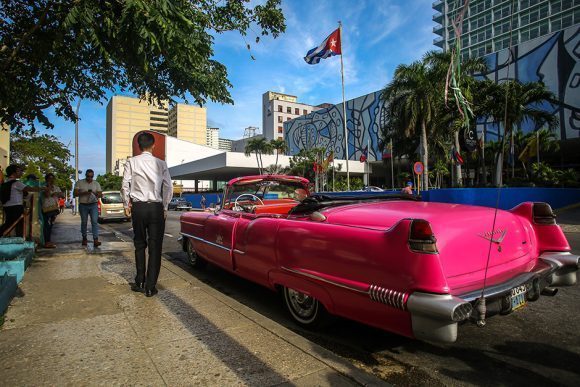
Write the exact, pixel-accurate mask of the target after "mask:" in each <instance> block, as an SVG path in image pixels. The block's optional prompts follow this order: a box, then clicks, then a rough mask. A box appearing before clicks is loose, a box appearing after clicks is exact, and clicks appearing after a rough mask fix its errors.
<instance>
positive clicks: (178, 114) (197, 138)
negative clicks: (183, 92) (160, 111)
mask: <svg viewBox="0 0 580 387" xmlns="http://www.w3.org/2000/svg"><path fill="white" fill-rule="evenodd" d="M206 128H207V111H206V109H205V108H203V107H198V106H193V105H185V104H181V103H178V104H177V105H175V106H173V107H172V108H171V110H170V111H169V130H168V132H167V134H168V135H170V136H173V137H176V138H178V139H180V140H184V141H189V142H193V143H194V144H198V145H206V142H207V139H206Z"/></svg>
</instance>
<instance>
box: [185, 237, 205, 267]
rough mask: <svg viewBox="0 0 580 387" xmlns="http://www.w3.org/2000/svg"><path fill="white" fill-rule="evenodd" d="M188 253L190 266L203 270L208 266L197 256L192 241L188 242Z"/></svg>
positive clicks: (188, 240)
mask: <svg viewBox="0 0 580 387" xmlns="http://www.w3.org/2000/svg"><path fill="white" fill-rule="evenodd" d="M185 243H186V252H187V260H188V261H189V264H190V265H191V266H193V267H195V268H202V267H204V266H205V265H206V262H205V261H204V260H203V258H201V257H200V256H199V255H197V252H196V251H195V248H194V247H193V242H192V241H191V240H190V239H187V240H186V242H185Z"/></svg>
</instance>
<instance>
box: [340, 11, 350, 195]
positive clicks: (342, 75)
mask: <svg viewBox="0 0 580 387" xmlns="http://www.w3.org/2000/svg"><path fill="white" fill-rule="evenodd" d="M338 30H339V35H340V77H341V79H342V115H343V120H342V123H343V125H344V154H345V158H346V189H347V190H348V191H350V171H349V168H348V130H347V129H346V101H345V99H344V63H343V61H342V57H343V56H344V51H343V44H342V22H341V21H339V22H338Z"/></svg>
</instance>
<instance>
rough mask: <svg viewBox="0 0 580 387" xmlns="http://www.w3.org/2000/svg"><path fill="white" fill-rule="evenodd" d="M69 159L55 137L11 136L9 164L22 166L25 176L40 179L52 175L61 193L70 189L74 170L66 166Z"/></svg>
mask: <svg viewBox="0 0 580 387" xmlns="http://www.w3.org/2000/svg"><path fill="white" fill-rule="evenodd" d="M70 158H71V154H70V152H69V150H68V148H67V147H66V145H64V144H63V143H62V142H60V141H58V139H57V138H56V137H55V136H51V135H48V134H44V135H34V134H31V133H17V134H14V135H12V138H11V149H10V159H11V160H10V162H11V163H12V164H20V165H22V166H23V167H24V168H25V171H24V175H25V176H26V175H27V174H30V173H33V174H35V175H36V176H38V177H39V178H41V179H42V178H43V176H44V175H45V174H46V173H49V172H51V173H54V175H55V184H56V185H57V186H58V187H59V188H60V189H61V190H63V191H64V190H69V189H71V188H72V182H71V176H72V175H73V174H74V171H75V170H74V168H73V167H72V166H70V165H69V164H68V162H69V160H70Z"/></svg>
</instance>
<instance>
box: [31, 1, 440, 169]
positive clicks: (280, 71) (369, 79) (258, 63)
mask: <svg viewBox="0 0 580 387" xmlns="http://www.w3.org/2000/svg"><path fill="white" fill-rule="evenodd" d="M282 1H283V2H282V7H283V10H284V15H285V16H286V25H287V28H286V33H285V34H283V35H281V36H279V37H278V38H277V39H273V38H272V37H271V36H266V37H262V38H261V40H260V43H259V44H253V43H254V41H255V37H256V35H255V34H254V33H253V32H251V31H250V32H249V34H248V36H247V37H246V38H245V39H246V40H247V41H248V42H250V43H251V46H252V49H251V54H252V55H253V56H254V57H255V58H256V60H255V61H254V60H252V59H251V58H250V52H249V51H248V50H247V48H246V41H245V40H244V38H243V37H242V36H240V35H239V34H235V33H226V34H221V35H217V36H216V40H215V47H214V50H215V51H214V54H215V59H216V60H218V61H220V62H222V63H223V64H224V65H226V67H227V68H228V74H229V79H230V82H231V83H232V85H233V88H232V89H231V90H230V93H231V95H232V97H233V99H234V105H220V104H215V103H211V102H209V103H208V104H207V105H206V107H207V116H208V125H211V126H217V127H219V128H220V137H222V138H230V139H238V138H241V137H242V135H243V133H244V128H246V127H248V126H257V127H260V128H261V126H262V111H261V108H262V100H261V98H262V94H263V93H264V92H266V91H269V90H270V91H278V92H282V93H287V94H292V95H296V96H297V97H298V101H299V102H303V103H307V104H313V105H317V104H320V103H323V102H329V103H338V102H340V101H341V100H342V92H341V80H340V58H339V57H337V56H335V57H331V58H328V59H326V60H322V61H321V62H320V63H319V64H317V65H308V64H306V62H304V59H303V57H304V55H305V54H306V52H307V51H308V50H309V49H311V48H313V47H316V46H318V44H320V43H321V42H322V41H323V40H324V39H325V38H326V36H328V35H329V34H330V33H331V32H332V31H334V29H336V28H337V26H338V24H337V22H338V20H341V21H342V24H343V36H342V39H343V41H342V50H343V55H344V66H345V94H346V99H347V100H348V99H351V98H356V97H358V96H361V95H364V94H367V93H370V92H373V91H376V90H379V89H381V88H383V87H384V86H385V84H387V83H388V82H389V80H390V79H391V77H392V75H393V72H394V70H395V68H396V66H397V65H398V64H400V63H410V62H412V61H413V60H416V59H419V58H420V57H421V56H422V55H423V54H424V53H425V52H427V51H428V50H432V49H434V48H435V47H434V46H433V38H434V37H435V35H434V34H433V33H432V30H433V26H434V25H435V24H434V23H433V21H432V16H433V9H432V8H431V4H432V1H431V0H408V1H405V0H357V1H355V0H317V1H308V0H282ZM253 3H258V1H256V2H253ZM124 94H125V95H130V94H129V93H124ZM110 95H112V93H109V96H110ZM107 101H108V100H105V101H102V105H101V104H99V103H98V102H91V101H82V102H81V108H80V118H81V121H80V122H79V169H81V170H83V171H84V170H85V169H87V168H92V169H94V170H95V172H96V173H97V174H102V173H104V172H105V138H106V135H105V128H106V123H105V121H106V103H107ZM49 117H50V118H51V121H52V122H53V123H54V124H55V126H56V128H55V129H54V130H49V131H46V132H48V133H51V134H53V135H55V136H57V137H59V138H60V140H61V141H62V142H63V143H64V144H65V145H69V144H70V149H71V151H72V152H74V124H73V123H71V122H67V121H64V120H63V119H61V118H59V117H56V116H55V115H54V114H52V113H50V114H49ZM41 132H45V131H44V130H41ZM71 163H74V159H72V160H71Z"/></svg>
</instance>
